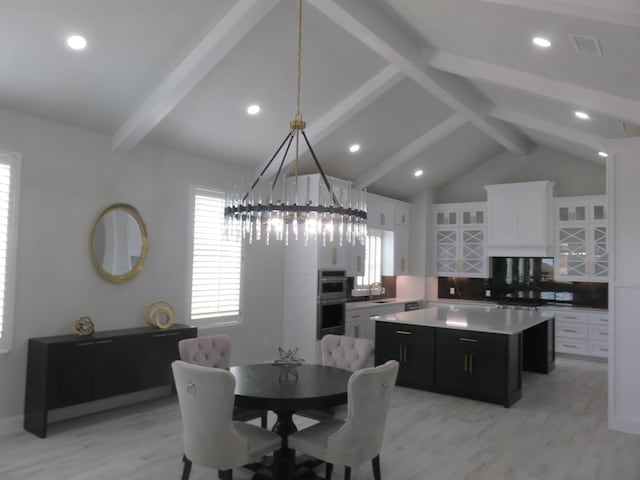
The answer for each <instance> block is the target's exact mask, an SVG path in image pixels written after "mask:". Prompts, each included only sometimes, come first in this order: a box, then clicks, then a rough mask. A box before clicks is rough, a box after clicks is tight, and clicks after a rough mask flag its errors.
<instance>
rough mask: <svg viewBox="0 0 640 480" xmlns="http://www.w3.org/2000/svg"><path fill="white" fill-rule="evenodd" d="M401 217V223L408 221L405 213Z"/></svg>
mask: <svg viewBox="0 0 640 480" xmlns="http://www.w3.org/2000/svg"><path fill="white" fill-rule="evenodd" d="M401 218H402V221H401V223H406V222H407V219H406V217H405V215H404V213H403V214H402V216H401Z"/></svg>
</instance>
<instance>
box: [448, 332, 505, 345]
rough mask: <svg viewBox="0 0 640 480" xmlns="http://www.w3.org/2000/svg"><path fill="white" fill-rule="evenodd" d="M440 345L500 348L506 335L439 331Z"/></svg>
mask: <svg viewBox="0 0 640 480" xmlns="http://www.w3.org/2000/svg"><path fill="white" fill-rule="evenodd" d="M437 335H438V343H449V344H452V343H453V344H458V345H461V344H472V345H476V346H478V347H500V346H502V345H504V339H505V337H506V335H502V334H496V333H483V332H467V331H465V330H453V329H442V328H441V329H438V333H437Z"/></svg>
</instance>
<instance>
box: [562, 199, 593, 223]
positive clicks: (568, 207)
mask: <svg viewBox="0 0 640 480" xmlns="http://www.w3.org/2000/svg"><path fill="white" fill-rule="evenodd" d="M588 210H589V207H588V203H587V202H586V201H583V200H563V201H559V202H558V203H557V204H556V223H557V224H558V225H562V224H566V223H573V222H586V221H587V211H588Z"/></svg>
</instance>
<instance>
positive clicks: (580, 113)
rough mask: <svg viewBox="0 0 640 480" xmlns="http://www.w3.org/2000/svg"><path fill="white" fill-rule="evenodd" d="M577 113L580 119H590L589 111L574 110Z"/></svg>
mask: <svg viewBox="0 0 640 480" xmlns="http://www.w3.org/2000/svg"><path fill="white" fill-rule="evenodd" d="M573 113H574V114H575V116H576V117H578V118H579V119H580V120H589V114H588V113H587V112H582V111H580V110H576V111H575V112H573Z"/></svg>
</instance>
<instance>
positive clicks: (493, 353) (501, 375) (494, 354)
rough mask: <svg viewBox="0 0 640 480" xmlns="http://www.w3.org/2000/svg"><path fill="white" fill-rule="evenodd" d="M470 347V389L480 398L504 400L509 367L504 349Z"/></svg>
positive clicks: (494, 400) (496, 400)
mask: <svg viewBox="0 0 640 480" xmlns="http://www.w3.org/2000/svg"><path fill="white" fill-rule="evenodd" d="M469 347H470V348H469V356H468V365H467V370H468V371H469V378H470V382H469V391H470V392H471V393H472V394H473V395H474V396H475V397H476V398H479V399H483V400H487V401H491V402H503V401H504V396H505V382H506V368H507V365H506V363H507V362H506V360H505V359H506V355H505V352H504V349H502V348H482V347H480V346H477V345H470V346H469Z"/></svg>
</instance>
